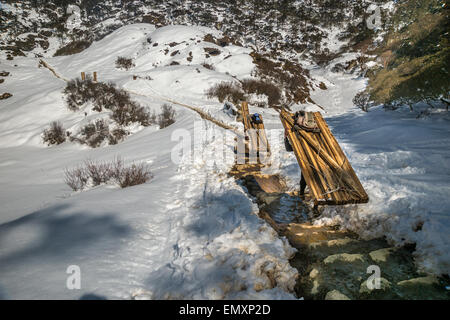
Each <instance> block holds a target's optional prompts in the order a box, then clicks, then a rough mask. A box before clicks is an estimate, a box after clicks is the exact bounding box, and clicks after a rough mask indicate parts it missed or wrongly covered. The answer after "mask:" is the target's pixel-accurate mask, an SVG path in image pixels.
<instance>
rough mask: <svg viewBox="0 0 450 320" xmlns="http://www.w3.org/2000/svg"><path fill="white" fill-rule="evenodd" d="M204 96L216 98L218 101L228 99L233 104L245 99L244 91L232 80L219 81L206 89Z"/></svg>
mask: <svg viewBox="0 0 450 320" xmlns="http://www.w3.org/2000/svg"><path fill="white" fill-rule="evenodd" d="M206 96H207V97H208V99H213V98H217V99H219V101H220V102H224V101H225V100H229V101H231V102H233V104H235V105H238V104H239V103H240V102H241V101H245V100H246V97H245V94H244V92H242V90H241V88H240V87H238V86H237V85H236V84H234V83H233V82H221V83H218V84H216V85H214V86H213V87H211V88H209V89H208V90H207V91H206Z"/></svg>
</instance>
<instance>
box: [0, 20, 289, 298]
mask: <svg viewBox="0 0 450 320" xmlns="http://www.w3.org/2000/svg"><path fill="white" fill-rule="evenodd" d="M206 32H208V33H212V32H213V31H211V30H206V29H204V28H198V29H197V28H187V27H175V26H170V27H165V28H161V29H158V30H156V31H155V28H154V26H152V25H147V24H137V25H130V26H126V27H123V28H121V29H119V30H117V31H115V32H113V33H112V34H110V35H109V36H107V37H105V38H104V39H102V40H101V41H99V42H96V43H93V44H92V45H91V47H89V48H88V49H87V50H85V51H83V52H82V53H80V54H76V55H73V56H65V57H55V58H51V59H48V60H47V62H48V63H49V64H50V65H52V66H53V67H54V69H55V72H56V73H57V74H60V75H61V76H62V77H63V78H68V79H70V78H74V77H77V76H79V74H80V72H81V71H84V72H87V73H89V72H93V71H97V72H98V75H99V80H101V81H112V82H114V83H116V84H117V85H118V86H120V87H124V88H125V89H127V90H129V91H130V92H131V93H132V98H133V99H136V100H138V101H139V102H140V103H141V104H142V105H144V106H146V107H147V108H149V109H150V110H154V111H156V112H159V108H160V106H161V104H163V103H165V102H167V100H166V98H171V99H176V100H179V101H180V102H183V103H186V104H188V105H194V106H197V107H199V108H202V110H204V111H205V112H208V113H210V114H213V115H217V116H218V117H223V118H224V119H228V120H227V121H229V122H232V121H233V119H231V118H230V117H229V116H228V115H227V114H225V113H224V112H223V111H222V109H223V108H222V105H221V104H220V103H217V102H215V101H208V100H205V99H206V98H205V95H204V90H205V89H207V88H208V87H209V86H210V85H212V84H214V83H217V82H220V81H224V80H229V81H232V80H234V78H233V77H232V75H234V74H233V72H235V71H236V72H238V75H239V76H249V75H248V74H245V72H244V71H245V70H247V71H250V70H251V68H252V63H251V62H250V60H249V59H248V58H245V55H246V54H247V53H248V50H247V49H243V48H239V47H233V46H230V47H225V48H221V49H220V50H221V53H220V54H219V55H216V56H211V57H210V58H206V56H205V50H204V48H205V47H206V48H207V47H212V46H213V44H210V43H204V42H203V41H200V42H197V40H191V37H194V38H195V37H196V38H195V39H197V38H199V37H203V34H204V33H206ZM148 37H150V38H152V41H155V40H158V41H161V40H162V39H168V40H170V41H175V40H177V41H181V42H183V41H184V43H182V44H180V45H179V47H176V46H174V47H173V48H172V47H170V46H169V44H164V43H162V42H161V44H159V45H158V46H156V47H153V44H154V42H152V43H148V42H147V38H148ZM159 37H161V38H159ZM186 37H187V38H186ZM169 48H170V51H169V52H168V53H167V54H165V50H166V49H169ZM175 50H178V51H179V53H178V54H174V55H171V54H170V52H173V51H175ZM189 52H193V54H192V56H193V60H192V61H188V60H187V59H186V58H187V57H189ZM196 52H197V53H198V54H196ZM118 55H123V56H126V57H132V58H133V59H134V62H135V65H136V66H135V68H133V69H131V70H129V71H125V70H119V69H116V68H115V59H116V58H117V56H118ZM229 55H231V58H230V59H234V58H233V57H234V56H236V60H235V62H236V63H242V64H243V66H242V69H237V68H236V66H235V65H234V64H230V65H228V66H227V65H222V66H221V67H220V68H218V69H220V70H219V71H214V70H209V69H206V68H203V67H202V66H201V63H203V62H205V61H206V62H207V63H210V64H220V62H222V61H223V59H224V58H225V57H226V56H229ZM172 61H179V63H180V64H179V65H168V64H170V63H171V62H172ZM232 61H233V60H232ZM14 64H17V65H18V66H17V67H14V66H13V64H11V63H10V62H6V63H5V66H4V68H5V70H6V71H11V73H12V75H11V77H8V78H7V79H6V81H5V83H4V85H5V86H6V87H7V88H8V91H11V93H13V97H11V98H9V99H8V100H5V101H3V102H2V106H1V109H0V113H1V115H2V116H1V117H0V119H1V120H0V139H1V141H2V143H1V148H2V150H1V152H0V188H1V190H2V192H1V193H0V201H1V202H2V209H0V210H1V211H0V298H5V299H18V298H21V299H78V298H108V299H130V298H134V299H169V298H181V299H188V298H194V299H224V298H225V299H232V298H239V299H243V298H266V299H281V298H283V299H292V298H295V297H294V295H293V293H292V292H293V287H294V285H295V279H296V276H297V271H296V270H295V269H294V268H292V267H291V266H290V265H289V262H288V259H289V258H290V257H291V256H292V255H293V253H294V251H293V249H292V248H291V247H290V246H289V244H288V243H287V241H286V239H279V238H278V236H277V234H276V233H275V231H273V230H272V229H271V228H270V227H269V226H268V225H267V224H266V223H265V222H264V221H263V220H261V219H259V218H258V216H257V210H258V209H257V206H256V205H255V204H254V203H253V202H252V201H251V200H250V199H249V198H248V197H247V195H246V193H245V192H244V190H243V188H242V187H241V186H239V185H237V184H236V182H235V181H234V179H232V178H229V177H228V176H227V175H226V174H227V172H228V170H229V167H230V165H231V164H223V165H217V164H216V165H214V166H213V167H211V166H210V164H209V163H210V162H209V161H206V160H210V159H212V158H213V155H214V148H213V147H214V145H217V144H219V145H222V144H223V141H222V140H216V139H217V138H218V136H220V135H210V136H207V139H209V140H205V141H201V142H200V143H198V144H196V145H195V150H196V152H197V153H198V152H200V153H202V154H204V155H205V157H203V158H201V159H205V161H203V160H200V161H198V162H196V163H194V164H192V163H191V162H189V161H188V160H189V159H188V158H187V157H186V158H183V161H182V162H181V163H180V164H176V163H174V162H172V160H171V153H172V149H173V147H174V146H175V144H176V141H172V139H171V138H172V134H173V132H174V131H175V130H183V132H188V133H190V134H191V135H192V136H193V130H194V123H195V121H200V122H204V123H205V125H206V126H209V128H213V127H215V125H212V124H210V123H209V122H207V121H206V120H202V119H201V118H200V116H199V115H198V114H197V113H195V112H193V111H191V110H188V109H186V108H184V107H181V106H178V105H174V108H175V110H176V112H177V113H176V123H175V124H173V125H171V126H170V127H168V128H165V129H162V130H159V129H158V128H156V126H150V127H146V128H141V130H140V131H137V132H136V133H135V134H133V135H132V136H130V137H128V138H127V139H126V140H125V141H124V142H121V143H119V144H118V145H111V146H106V147H102V148H97V149H91V148H87V147H84V146H80V145H77V144H74V143H63V144H61V145H58V146H52V147H45V146H44V145H43V144H42V143H41V141H40V134H41V132H42V131H43V129H45V128H46V127H47V126H48V124H49V123H50V122H51V121H55V120H58V121H61V122H62V123H63V125H64V127H65V128H77V127H79V126H80V125H81V124H82V123H85V122H86V121H89V119H93V118H92V117H96V116H98V114H97V113H93V112H91V111H90V110H89V109H90V107H89V106H88V105H86V106H85V108H84V110H82V111H81V112H76V113H73V112H70V111H69V110H67V107H66V106H65V103H64V101H63V96H62V90H63V88H64V87H65V82H64V81H63V80H61V79H58V78H56V77H55V76H54V75H53V74H52V73H51V72H50V71H49V70H47V69H45V68H38V66H37V61H36V60H34V59H30V58H17V59H15V60H14ZM198 70H199V71H198ZM227 70H229V72H230V75H227V74H225V72H227ZM243 70H244V71H243ZM133 75H138V76H139V78H138V79H137V80H132V79H133ZM149 79H153V80H149ZM84 111H86V112H87V113H88V115H87V116H85V115H84ZM231 147H232V146H227V148H231ZM115 156H122V157H123V158H124V159H125V161H126V162H127V163H130V162H132V161H138V162H144V163H147V164H148V165H149V166H150V167H151V170H152V173H153V174H154V179H153V180H152V181H151V182H149V183H146V184H143V185H139V186H134V187H129V188H126V189H119V188H118V187H115V186H110V185H101V186H98V187H95V188H92V189H90V190H87V191H83V192H75V193H74V192H72V191H71V190H70V189H69V187H68V186H67V185H65V183H64V172H63V171H64V169H65V168H74V167H76V166H78V165H79V164H81V163H82V162H83V161H84V160H86V159H93V160H98V161H110V160H112V159H113V158H114V157H115ZM71 265H77V266H79V267H80V270H81V289H80V290H69V289H68V288H67V287H66V280H67V277H68V276H69V275H68V274H67V273H66V270H67V268H68V267H69V266H71Z"/></svg>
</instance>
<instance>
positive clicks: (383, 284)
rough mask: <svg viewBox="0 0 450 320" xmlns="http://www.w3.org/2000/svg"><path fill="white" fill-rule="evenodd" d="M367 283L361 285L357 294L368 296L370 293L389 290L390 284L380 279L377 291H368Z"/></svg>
mask: <svg viewBox="0 0 450 320" xmlns="http://www.w3.org/2000/svg"><path fill="white" fill-rule="evenodd" d="M367 281H368V280H366V281H364V282H363V283H361V287H360V289H359V293H363V294H370V293H374V292H377V291H379V290H381V291H386V290H389V289H390V288H391V283H390V282H389V280H387V279H385V278H382V277H380V288H379V289H377V288H373V289H369V287H368V286H367Z"/></svg>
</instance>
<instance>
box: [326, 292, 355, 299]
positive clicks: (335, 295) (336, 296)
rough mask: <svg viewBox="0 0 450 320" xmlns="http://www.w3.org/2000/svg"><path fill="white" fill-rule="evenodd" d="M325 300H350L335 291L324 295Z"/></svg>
mask: <svg viewBox="0 0 450 320" xmlns="http://www.w3.org/2000/svg"><path fill="white" fill-rule="evenodd" d="M325 300H351V299H350V298H349V297H347V296H346V295H345V294H343V293H340V292H339V291H337V290H332V291H329V292H328V293H327V294H326V296H325Z"/></svg>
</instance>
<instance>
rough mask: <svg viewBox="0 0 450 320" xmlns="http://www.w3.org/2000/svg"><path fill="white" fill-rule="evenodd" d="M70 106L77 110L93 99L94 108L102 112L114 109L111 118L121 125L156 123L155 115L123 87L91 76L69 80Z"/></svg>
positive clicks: (67, 92) (66, 91)
mask: <svg viewBox="0 0 450 320" xmlns="http://www.w3.org/2000/svg"><path fill="white" fill-rule="evenodd" d="M64 93H65V94H66V102H67V105H68V108H69V109H70V110H72V111H77V110H79V109H80V107H81V106H83V105H84V104H85V103H86V102H88V101H91V102H92V103H93V105H94V107H93V110H95V111H98V112H101V111H102V110H104V109H109V110H111V111H112V115H111V118H112V119H113V120H114V121H116V122H117V123H118V124H119V125H123V126H126V125H129V124H130V123H140V124H141V125H143V126H149V125H151V124H154V123H155V121H154V117H152V115H150V114H149V113H148V112H147V111H146V109H145V108H144V107H142V106H140V105H139V104H138V103H137V102H135V101H133V100H131V98H130V95H129V93H128V92H126V91H125V90H123V89H118V88H116V86H115V85H114V84H112V83H102V82H94V81H92V79H91V78H90V77H88V78H87V79H86V80H84V81H82V80H81V79H79V78H78V79H75V80H72V81H69V83H68V84H67V86H66V88H65V89H64Z"/></svg>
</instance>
